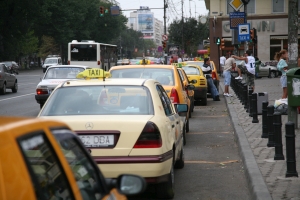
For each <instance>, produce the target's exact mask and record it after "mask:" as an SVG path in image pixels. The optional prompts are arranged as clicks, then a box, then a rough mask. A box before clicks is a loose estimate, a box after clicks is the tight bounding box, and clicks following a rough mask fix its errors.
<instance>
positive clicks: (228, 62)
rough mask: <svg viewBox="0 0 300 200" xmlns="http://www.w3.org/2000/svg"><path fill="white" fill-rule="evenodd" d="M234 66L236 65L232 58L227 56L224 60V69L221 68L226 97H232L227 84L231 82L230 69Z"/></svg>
mask: <svg viewBox="0 0 300 200" xmlns="http://www.w3.org/2000/svg"><path fill="white" fill-rule="evenodd" d="M235 66H236V64H235V59H234V58H232V57H229V58H228V59H227V60H226V61H225V65H224V69H223V77H224V85H225V89H224V91H225V92H224V96H226V97H232V94H230V93H229V85H230V82H231V70H232V69H233V68H235Z"/></svg>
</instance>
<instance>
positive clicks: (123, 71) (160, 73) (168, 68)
mask: <svg viewBox="0 0 300 200" xmlns="http://www.w3.org/2000/svg"><path fill="white" fill-rule="evenodd" d="M109 72H110V73H111V76H112V78H149V79H155V80H157V81H159V82H160V83H161V84H162V85H163V87H164V89H165V91H166V92H167V93H168V96H169V97H170V99H171V101H172V103H179V104H187V105H188V107H189V110H190V108H191V103H190V99H189V96H188V95H187V93H186V91H185V90H186V89H188V90H190V89H191V90H192V89H193V88H192V87H193V86H190V85H189V86H188V87H187V88H185V86H184V83H183V82H182V80H181V78H180V75H179V72H178V70H177V67H176V66H173V65H156V64H154V65H126V66H114V67H112V68H111V69H110V71H109ZM185 130H186V132H189V112H188V113H187V116H186V123H185Z"/></svg>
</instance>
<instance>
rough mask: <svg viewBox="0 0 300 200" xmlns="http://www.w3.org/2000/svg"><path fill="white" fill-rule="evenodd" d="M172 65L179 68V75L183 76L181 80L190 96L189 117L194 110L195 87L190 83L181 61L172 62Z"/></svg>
mask: <svg viewBox="0 0 300 200" xmlns="http://www.w3.org/2000/svg"><path fill="white" fill-rule="evenodd" d="M172 65H174V66H176V67H177V70H178V73H179V76H180V78H181V81H182V82H183V85H184V88H185V91H186V93H187V95H188V97H189V98H190V110H189V117H190V118H191V117H192V112H194V100H195V98H194V95H195V92H194V90H193V87H191V85H192V84H190V83H192V82H190V81H189V78H188V76H187V75H186V73H185V71H184V70H183V69H182V65H181V63H172Z"/></svg>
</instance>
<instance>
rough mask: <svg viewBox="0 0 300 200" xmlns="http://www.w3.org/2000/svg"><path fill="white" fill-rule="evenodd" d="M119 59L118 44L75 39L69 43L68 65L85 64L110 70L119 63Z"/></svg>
mask: <svg viewBox="0 0 300 200" xmlns="http://www.w3.org/2000/svg"><path fill="white" fill-rule="evenodd" d="M117 61H118V58H117V45H113V44H103V43H98V42H95V41H92V40H84V41H81V42H78V41H77V40H73V41H72V42H70V43H69V44H68V65H85V66H89V67H92V68H100V69H104V70H105V71H108V70H109V69H110V68H111V67H113V66H116V65H117Z"/></svg>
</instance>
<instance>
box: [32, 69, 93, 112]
mask: <svg viewBox="0 0 300 200" xmlns="http://www.w3.org/2000/svg"><path fill="white" fill-rule="evenodd" d="M86 69H90V67H87V66H83V65H56V66H50V67H48V69H47V71H46V73H45V75H44V77H43V78H42V79H41V81H40V82H39V84H38V85H37V87H36V95H35V100H36V101H37V103H39V104H40V107H41V108H42V107H43V105H44V103H45V102H46V101H47V99H48V97H49V96H50V93H51V92H52V91H53V90H54V88H55V87H56V86H58V85H59V84H60V83H62V82H64V81H66V80H70V79H76V76H77V74H78V73H80V72H83V71H84V70H86Z"/></svg>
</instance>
